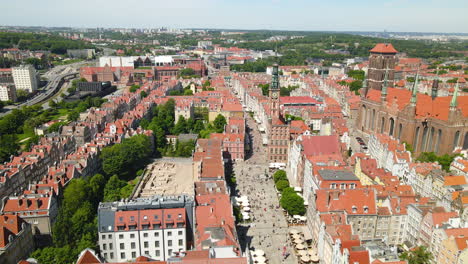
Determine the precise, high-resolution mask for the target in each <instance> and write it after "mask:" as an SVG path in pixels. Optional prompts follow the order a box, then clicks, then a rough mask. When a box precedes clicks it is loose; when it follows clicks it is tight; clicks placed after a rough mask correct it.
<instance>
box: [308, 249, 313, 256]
mask: <svg viewBox="0 0 468 264" xmlns="http://www.w3.org/2000/svg"><path fill="white" fill-rule="evenodd" d="M307 253H308V254H309V255H311V256H312V255H315V250H313V249H309V250H307Z"/></svg>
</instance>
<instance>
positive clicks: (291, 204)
mask: <svg viewBox="0 0 468 264" xmlns="http://www.w3.org/2000/svg"><path fill="white" fill-rule="evenodd" d="M280 205H281V207H283V208H284V209H285V210H286V211H287V212H288V214H290V215H304V214H305V212H306V209H305V207H304V199H303V198H302V197H300V196H299V195H297V194H296V193H290V192H288V193H283V194H282V195H281V199H280Z"/></svg>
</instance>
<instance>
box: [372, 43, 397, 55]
mask: <svg viewBox="0 0 468 264" xmlns="http://www.w3.org/2000/svg"><path fill="white" fill-rule="evenodd" d="M370 52H372V53H397V52H398V51H397V50H396V49H395V48H394V47H393V45H392V44H391V43H378V44H377V45H375V47H374V48H373V49H371V50H370Z"/></svg>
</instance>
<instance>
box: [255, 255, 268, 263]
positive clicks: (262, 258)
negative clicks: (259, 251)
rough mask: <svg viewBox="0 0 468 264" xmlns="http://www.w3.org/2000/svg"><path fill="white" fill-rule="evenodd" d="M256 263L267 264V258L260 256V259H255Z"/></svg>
mask: <svg viewBox="0 0 468 264" xmlns="http://www.w3.org/2000/svg"><path fill="white" fill-rule="evenodd" d="M255 261H256V262H258V263H265V262H266V258H265V257H263V256H258V257H256V258H255Z"/></svg>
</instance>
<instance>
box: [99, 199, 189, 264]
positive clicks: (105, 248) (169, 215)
mask: <svg viewBox="0 0 468 264" xmlns="http://www.w3.org/2000/svg"><path fill="white" fill-rule="evenodd" d="M193 206H194V202H193V198H189V197H187V196H177V197H159V196H154V197H152V198H138V199H136V200H131V201H128V202H112V203H101V204H100V205H99V209H98V223H99V230H98V236H99V247H100V250H101V254H102V256H103V257H104V258H105V259H106V261H108V262H126V261H129V260H132V261H134V260H135V259H136V258H137V257H138V256H147V257H150V258H152V259H155V260H160V261H165V260H167V259H168V258H170V257H171V256H174V254H175V253H176V252H182V251H186V250H187V241H188V240H191V239H192V233H193V232H192V230H193Z"/></svg>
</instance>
